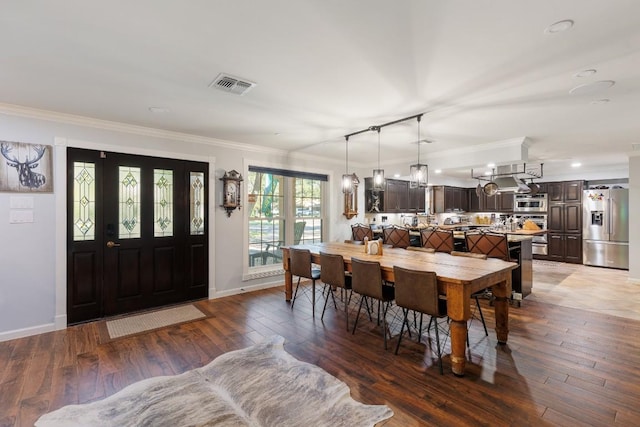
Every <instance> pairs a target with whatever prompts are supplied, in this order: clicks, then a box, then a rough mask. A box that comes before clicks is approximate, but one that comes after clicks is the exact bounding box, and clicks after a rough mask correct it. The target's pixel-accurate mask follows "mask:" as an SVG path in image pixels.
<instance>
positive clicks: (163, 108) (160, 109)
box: [149, 107, 171, 114]
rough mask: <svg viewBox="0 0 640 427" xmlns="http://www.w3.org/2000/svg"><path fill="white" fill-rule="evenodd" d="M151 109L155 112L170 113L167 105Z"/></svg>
mask: <svg viewBox="0 0 640 427" xmlns="http://www.w3.org/2000/svg"><path fill="white" fill-rule="evenodd" d="M149 111H151V112H152V113H154V114H163V113H168V112H169V111H171V110H169V109H168V108H166V107H149Z"/></svg>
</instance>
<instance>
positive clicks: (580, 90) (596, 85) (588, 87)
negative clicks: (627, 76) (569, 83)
mask: <svg viewBox="0 0 640 427" xmlns="http://www.w3.org/2000/svg"><path fill="white" fill-rule="evenodd" d="M614 84H616V82H614V81H613V80H599V81H597V82H593V83H585V84H583V85H579V86H576V87H574V88H573V89H571V90H570V91H569V93H570V94H571V95H589V94H592V93H595V92H598V91H601V90H604V89H609V88H610V87H611V86H613V85H614Z"/></svg>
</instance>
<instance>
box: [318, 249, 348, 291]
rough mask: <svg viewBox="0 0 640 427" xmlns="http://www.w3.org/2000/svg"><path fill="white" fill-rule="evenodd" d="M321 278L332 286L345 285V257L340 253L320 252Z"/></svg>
mask: <svg viewBox="0 0 640 427" xmlns="http://www.w3.org/2000/svg"><path fill="white" fill-rule="evenodd" d="M320 265H321V266H322V268H321V269H320V280H322V282H323V283H326V284H327V285H331V286H338V287H340V288H344V287H345V278H344V258H343V257H342V255H338V254H328V253H325V252H320Z"/></svg>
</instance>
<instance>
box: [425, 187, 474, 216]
mask: <svg viewBox="0 0 640 427" xmlns="http://www.w3.org/2000/svg"><path fill="white" fill-rule="evenodd" d="M431 191H433V193H432V195H433V197H432V204H433V212H434V213H445V212H467V211H468V210H469V196H468V192H467V189H466V188H460V187H449V186H447V185H437V186H434V187H432V189H431Z"/></svg>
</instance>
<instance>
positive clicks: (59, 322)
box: [53, 314, 67, 331]
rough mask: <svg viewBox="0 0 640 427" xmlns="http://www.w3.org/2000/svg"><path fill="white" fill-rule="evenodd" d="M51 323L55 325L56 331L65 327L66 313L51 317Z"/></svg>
mask: <svg viewBox="0 0 640 427" xmlns="http://www.w3.org/2000/svg"><path fill="white" fill-rule="evenodd" d="M53 324H54V325H55V327H56V331H59V330H61V329H67V315H66V314H60V315H58V316H56V317H54V318H53Z"/></svg>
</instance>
